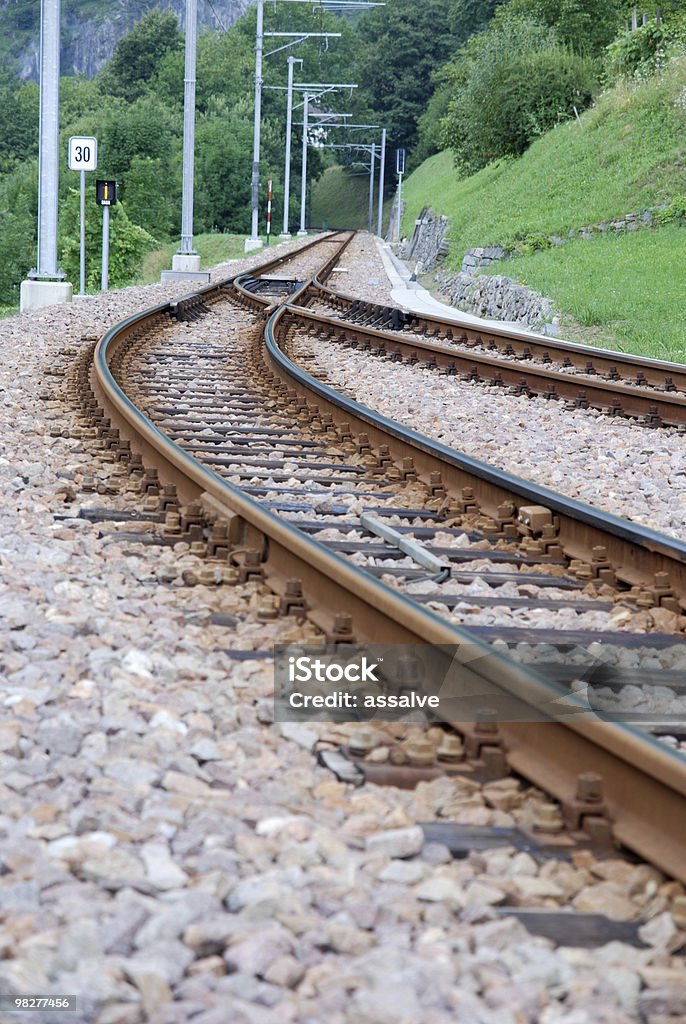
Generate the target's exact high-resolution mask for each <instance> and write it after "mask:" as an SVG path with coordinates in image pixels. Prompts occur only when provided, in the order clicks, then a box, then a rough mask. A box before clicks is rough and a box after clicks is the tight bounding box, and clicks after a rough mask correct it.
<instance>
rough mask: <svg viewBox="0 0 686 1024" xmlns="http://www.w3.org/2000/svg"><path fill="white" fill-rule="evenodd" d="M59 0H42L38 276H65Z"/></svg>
mask: <svg viewBox="0 0 686 1024" xmlns="http://www.w3.org/2000/svg"><path fill="white" fill-rule="evenodd" d="M59 104H60V0H41V29H40V121H39V129H38V131H39V141H38V268H37V271H36V273H35V275H33V274H32V275H29V276H35V277H46V278H51V277H52V278H62V277H63V276H64V275H63V274H60V272H59V271H58V269H57V196H58V179H59V152H58V151H59Z"/></svg>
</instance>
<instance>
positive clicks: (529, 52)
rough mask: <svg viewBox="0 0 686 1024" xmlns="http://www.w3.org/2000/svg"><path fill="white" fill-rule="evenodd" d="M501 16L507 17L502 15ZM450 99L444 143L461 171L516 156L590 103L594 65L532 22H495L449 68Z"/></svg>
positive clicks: (501, 19) (512, 19)
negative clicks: (447, 144)
mask: <svg viewBox="0 0 686 1024" xmlns="http://www.w3.org/2000/svg"><path fill="white" fill-rule="evenodd" d="M501 10H503V11H504V10H505V9H504V8H503V9H501ZM449 82H450V84H451V86H452V89H453V97H452V99H451V100H450V102H449V105H448V113H447V116H446V118H445V119H444V122H443V130H444V138H445V140H446V141H447V142H448V143H449V144H450V146H451V147H452V149H453V152H454V155H455V160H456V163H457V164H458V166H459V167H461V168H462V169H463V170H464V171H475V170H478V169H479V168H480V167H485V166H486V164H488V163H490V162H491V161H493V160H498V159H500V158H501V157H507V156H519V155H521V153H523V152H524V150H525V149H526V148H527V146H528V145H530V143H531V142H532V141H533V140H534V139H535V138H537V137H538V136H540V135H543V134H544V133H545V132H546V131H548V130H549V129H550V128H552V127H554V126H555V125H556V124H557V123H559V122H561V121H563V120H565V119H567V118H569V117H571V116H573V108H574V107H575V106H576V108H577V110H583V109H584V108H585V107H586V106H588V104H589V103H590V101H591V99H592V96H593V92H594V88H595V76H594V68H593V65H592V64H591V63H590V62H589V61H588V60H586V59H585V58H583V57H580V56H578V55H576V54H574V53H572V52H571V51H569V50H568V49H566V48H565V47H563V46H561V45H559V44H558V43H557V41H556V39H555V35H554V33H553V30H552V29H550V28H549V27H547V26H544V25H541V24H539V23H538V22H535V21H532V20H531V19H529V18H524V17H519V16H513V15H509V16H506V17H499V16H497V15H496V17H495V19H494V21H493V22H492V24H491V26H490V27H489V28H488V29H487V30H486V31H485V32H483V33H480V34H479V35H477V36H473V37H472V39H471V40H470V41H469V42H468V43H467V45H466V46H465V47H464V48H463V49H462V51H461V53H460V55H459V57H458V58H457V60H456V61H455V62H454V64H453V65H452V66H451V69H450V72H449Z"/></svg>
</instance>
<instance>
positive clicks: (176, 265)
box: [172, 252, 200, 274]
mask: <svg viewBox="0 0 686 1024" xmlns="http://www.w3.org/2000/svg"><path fill="white" fill-rule="evenodd" d="M172 270H176V271H180V272H182V273H185V274H188V273H190V274H197V272H198V271H199V270H200V257H199V256H198V254H197V253H185V252H184V253H180V252H177V253H176V255H175V256H172Z"/></svg>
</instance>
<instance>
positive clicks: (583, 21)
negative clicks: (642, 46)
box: [507, 0, 625, 56]
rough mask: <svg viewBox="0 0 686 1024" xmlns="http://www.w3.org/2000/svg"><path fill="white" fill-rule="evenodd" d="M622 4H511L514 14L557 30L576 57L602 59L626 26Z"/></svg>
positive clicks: (602, 0)
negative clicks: (609, 45)
mask: <svg viewBox="0 0 686 1024" xmlns="http://www.w3.org/2000/svg"><path fill="white" fill-rule="evenodd" d="M624 6H625V5H624V4H623V3H622V0H509V3H508V4H507V10H508V11H509V12H511V13H512V14H518V15H523V16H526V17H530V18H534V19H535V20H536V21H539V22H541V23H542V24H544V25H548V26H549V27H550V28H553V29H554V30H555V34H556V36H557V38H558V39H559V40H560V42H562V43H564V44H566V45H567V46H571V47H572V49H573V50H574V51H575V52H576V53H581V54H585V55H593V56H600V55H602V53H603V50H604V48H605V47H606V46H607V44H608V43H609V42H610V41H611V40H612V39H613V38H614V37H615V35H616V33H617V32H618V31H619V29H620V28H621V26H622V24H623V8H624Z"/></svg>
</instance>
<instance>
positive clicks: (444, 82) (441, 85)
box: [413, 65, 453, 163]
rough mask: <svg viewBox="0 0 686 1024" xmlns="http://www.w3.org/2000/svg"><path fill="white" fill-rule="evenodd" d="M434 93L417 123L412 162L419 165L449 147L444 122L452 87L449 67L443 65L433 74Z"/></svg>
mask: <svg viewBox="0 0 686 1024" xmlns="http://www.w3.org/2000/svg"><path fill="white" fill-rule="evenodd" d="M433 81H434V86H435V88H434V93H433V95H432V97H431V99H430V100H429V102H428V103H427V105H426V109H425V110H424V113H423V114H422V115H421V117H420V118H419V121H418V129H419V130H418V134H417V145H416V147H415V150H414V153H413V161H417V162H419V163H421V161H422V160H426V158H427V157H429V156H431V155H432V153H439V152H440V151H441V150H442V149H445V148H446V147H447V146H449V145H450V143H449V141H448V139H447V138H446V135H445V130H444V122H445V120H446V118H447V117H448V111H449V107H450V101H451V99H452V95H453V86H452V83H451V81H450V65H444V66H443V67H442V68H439V70H438V71H437V72H436V73H435V74H434V76H433Z"/></svg>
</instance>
